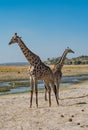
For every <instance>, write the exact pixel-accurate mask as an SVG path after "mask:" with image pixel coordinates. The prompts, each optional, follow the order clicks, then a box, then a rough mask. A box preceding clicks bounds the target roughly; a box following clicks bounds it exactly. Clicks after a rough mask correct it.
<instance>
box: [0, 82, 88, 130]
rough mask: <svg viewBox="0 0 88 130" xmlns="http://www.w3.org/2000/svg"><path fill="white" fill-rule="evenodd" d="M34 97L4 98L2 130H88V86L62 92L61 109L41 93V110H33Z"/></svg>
mask: <svg viewBox="0 0 88 130" xmlns="http://www.w3.org/2000/svg"><path fill="white" fill-rule="evenodd" d="M29 100H30V93H23V94H13V95H4V96H0V130H88V85H87V84H79V85H74V86H71V89H69V90H63V91H61V92H60V100H59V103H60V105H59V107H58V106H57V104H56V101H55V97H54V95H53V92H52V106H51V107H49V106H48V105H49V104H48V101H45V100H44V92H39V108H36V105H35V94H34V99H33V108H31V109H30V108H29V105H30V104H29Z"/></svg>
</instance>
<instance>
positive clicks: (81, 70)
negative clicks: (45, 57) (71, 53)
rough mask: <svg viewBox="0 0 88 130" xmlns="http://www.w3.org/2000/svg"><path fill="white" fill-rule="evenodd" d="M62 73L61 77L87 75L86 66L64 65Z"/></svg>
mask: <svg viewBox="0 0 88 130" xmlns="http://www.w3.org/2000/svg"><path fill="white" fill-rule="evenodd" d="M53 68H54V66H51V69H52V70H53ZM62 72H63V76H75V75H88V65H64V66H63V69H62Z"/></svg>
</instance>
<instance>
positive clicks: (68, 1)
mask: <svg viewBox="0 0 88 130" xmlns="http://www.w3.org/2000/svg"><path fill="white" fill-rule="evenodd" d="M15 32H17V33H18V35H19V36H21V37H22V40H23V41H24V42H25V44H26V45H27V46H28V48H29V49H31V50H32V51H33V52H35V53H36V54H37V55H39V56H40V58H41V59H42V60H43V61H44V60H46V59H47V58H52V57H58V56H61V55H62V53H63V51H64V49H65V48H66V47H70V48H71V49H73V50H74V51H75V54H68V55H67V57H68V58H71V57H77V56H80V55H88V0H0V45H1V47H0V63H5V62H18V61H20V62H21V61H26V59H25V57H24V55H23V54H22V52H21V50H20V48H19V47H18V45H17V44H14V45H11V46H9V45H8V42H9V41H10V39H11V37H12V36H13V34H14V33H15Z"/></svg>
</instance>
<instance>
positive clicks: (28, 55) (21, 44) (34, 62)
mask: <svg viewBox="0 0 88 130" xmlns="http://www.w3.org/2000/svg"><path fill="white" fill-rule="evenodd" d="M18 45H19V47H20V49H21V51H22V52H23V54H24V56H25V57H26V59H27V61H28V62H29V63H30V64H31V65H32V66H36V65H37V64H39V62H41V60H40V57H39V56H37V55H36V54H34V53H33V52H32V51H31V50H29V49H28V48H27V46H26V45H25V44H24V42H23V41H22V40H21V39H18Z"/></svg>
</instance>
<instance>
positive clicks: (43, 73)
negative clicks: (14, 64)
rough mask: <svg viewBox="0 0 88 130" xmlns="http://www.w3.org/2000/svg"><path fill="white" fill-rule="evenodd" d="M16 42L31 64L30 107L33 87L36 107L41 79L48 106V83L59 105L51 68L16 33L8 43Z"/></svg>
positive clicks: (49, 91)
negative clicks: (38, 83)
mask: <svg viewBox="0 0 88 130" xmlns="http://www.w3.org/2000/svg"><path fill="white" fill-rule="evenodd" d="M14 43H18V45H19V47H20V49H21V51H22V52H23V54H24V56H25V57H26V59H27V60H28V62H29V63H30V65H31V66H32V67H31V68H32V69H31V71H30V86H31V98H30V108H31V107H32V99H33V91H34V88H35V94H36V106H37V107H38V88H37V81H38V80H43V81H44V84H45V85H46V88H47V90H48V94H49V106H51V88H50V85H51V86H52V87H53V91H54V94H55V98H56V102H57V104H58V105H59V102H58V98H57V91H56V86H55V85H54V77H53V72H52V70H51V69H50V68H49V67H48V66H46V65H45V64H44V63H43V62H42V61H41V59H40V57H39V56H37V55H36V54H34V53H33V52H32V51H31V50H29V49H28V48H27V46H26V45H25V44H24V42H23V41H22V39H21V37H19V36H17V33H15V34H14V36H13V37H12V38H11V40H10V42H9V45H11V44H14Z"/></svg>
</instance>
